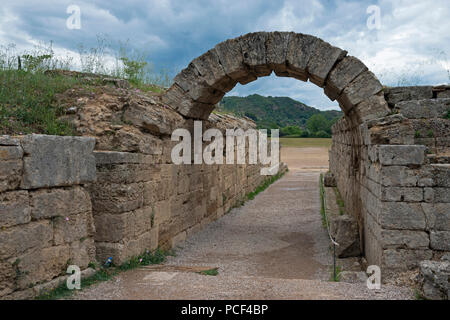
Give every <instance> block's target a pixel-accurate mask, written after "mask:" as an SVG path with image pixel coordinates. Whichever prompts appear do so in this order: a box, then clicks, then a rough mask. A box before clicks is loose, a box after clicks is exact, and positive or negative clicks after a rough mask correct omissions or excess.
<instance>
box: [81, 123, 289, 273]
mask: <svg viewBox="0 0 450 320" xmlns="http://www.w3.org/2000/svg"><path fill="white" fill-rule="evenodd" d="M213 118H214V117H213ZM191 123H192V122H191ZM221 123H222V124H223V123H224V121H222V122H221ZM207 125H213V124H212V123H209V124H207ZM214 125H215V126H217V124H214ZM225 126H228V127H229V128H234V126H231V124H228V125H225ZM224 128H225V127H224ZM224 128H222V129H224ZM174 144H176V143H175V142H173V141H171V140H170V139H169V138H168V137H163V138H161V145H162V146H164V147H163V148H162V149H161V150H160V152H158V154H153V155H150V154H142V153H130V152H112V151H96V152H95V158H96V163H97V181H96V183H94V184H92V185H91V186H90V188H89V190H90V194H91V197H92V203H93V212H94V221H95V226H96V233H95V241H96V248H97V258H98V260H99V261H105V260H106V259H107V258H109V257H112V258H113V261H114V263H116V264H121V263H123V262H124V261H126V260H127V259H129V258H131V257H132V256H136V255H139V254H141V253H143V252H145V250H153V249H156V248H157V247H160V248H165V249H168V248H173V247H174V246H176V245H177V244H178V243H179V242H181V241H183V240H185V239H186V237H187V236H189V235H190V234H192V233H194V232H196V231H198V230H200V229H201V228H202V227H203V226H205V225H206V224H208V223H210V222H212V221H214V220H216V219H218V218H220V217H221V216H222V215H224V214H225V213H227V212H228V211H229V210H230V209H231V208H232V207H233V206H235V205H238V204H240V203H241V202H242V201H243V200H244V199H245V196H246V195H247V194H248V193H249V192H251V191H253V190H254V189H255V188H256V187H257V186H258V185H260V184H261V183H262V182H263V180H264V179H266V178H267V176H262V175H261V174H260V168H261V167H260V165H226V164H225V165H206V164H202V165H195V164H192V165H175V164H173V163H172V161H171V157H170V153H171V150H172V146H173V145H174ZM247 151H248V150H247ZM224 161H226V159H225V157H224ZM281 170H285V168H284V167H282V168H281Z"/></svg>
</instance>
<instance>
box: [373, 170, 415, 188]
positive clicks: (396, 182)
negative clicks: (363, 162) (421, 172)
mask: <svg viewBox="0 0 450 320" xmlns="http://www.w3.org/2000/svg"><path fill="white" fill-rule="evenodd" d="M380 175H381V184H382V185H383V186H405V187H414V186H416V185H417V181H418V176H417V174H416V172H415V171H414V170H411V169H409V168H408V167H402V166H389V167H385V166H383V167H381V173H380Z"/></svg>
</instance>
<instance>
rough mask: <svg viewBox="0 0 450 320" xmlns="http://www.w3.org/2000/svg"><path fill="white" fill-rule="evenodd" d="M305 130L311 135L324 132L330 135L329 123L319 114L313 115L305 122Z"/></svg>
mask: <svg viewBox="0 0 450 320" xmlns="http://www.w3.org/2000/svg"><path fill="white" fill-rule="evenodd" d="M306 128H308V130H309V131H310V132H312V133H315V132H318V131H325V132H330V133H331V126H330V122H329V121H328V120H327V119H326V118H325V117H324V116H323V115H321V114H320V113H319V114H315V115H313V116H312V117H311V118H309V119H308V121H306Z"/></svg>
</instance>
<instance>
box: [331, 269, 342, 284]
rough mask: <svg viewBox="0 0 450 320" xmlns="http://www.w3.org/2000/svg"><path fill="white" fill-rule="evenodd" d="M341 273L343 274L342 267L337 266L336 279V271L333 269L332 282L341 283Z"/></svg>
mask: <svg viewBox="0 0 450 320" xmlns="http://www.w3.org/2000/svg"><path fill="white" fill-rule="evenodd" d="M341 272H342V267H341V266H336V277H335V276H334V270H333V268H331V276H330V281H332V282H339V281H341Z"/></svg>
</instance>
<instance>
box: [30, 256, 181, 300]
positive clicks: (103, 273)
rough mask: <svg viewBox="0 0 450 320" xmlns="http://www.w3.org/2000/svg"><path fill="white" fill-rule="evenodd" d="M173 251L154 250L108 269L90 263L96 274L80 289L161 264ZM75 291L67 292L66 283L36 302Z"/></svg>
mask: <svg viewBox="0 0 450 320" xmlns="http://www.w3.org/2000/svg"><path fill="white" fill-rule="evenodd" d="M173 255H174V252H173V251H164V250H161V249H156V250H155V251H153V252H150V251H147V252H145V253H144V254H141V255H139V256H136V257H132V258H131V259H130V260H128V261H127V262H125V263H123V264H121V265H120V266H118V267H116V266H114V265H112V266H110V267H104V266H102V267H99V268H97V266H96V264H95V263H90V264H89V267H91V268H95V269H96V272H95V274H94V275H93V276H91V277H89V278H85V279H82V280H81V289H85V288H87V287H89V286H91V285H93V284H96V283H99V282H103V281H108V280H111V279H112V278H113V277H114V276H116V275H118V274H119V273H121V272H124V271H127V270H132V269H135V268H138V267H140V266H146V265H151V264H161V263H163V262H164V261H165V260H166V257H167V256H173ZM76 291H77V290H69V289H68V288H67V285H66V283H65V282H64V283H62V284H61V285H60V286H58V287H57V288H55V289H53V290H51V291H49V292H46V293H43V294H41V295H39V296H37V297H36V298H35V299H36V300H57V299H62V298H67V297H70V296H71V295H72V294H73V293H74V292H76Z"/></svg>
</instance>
